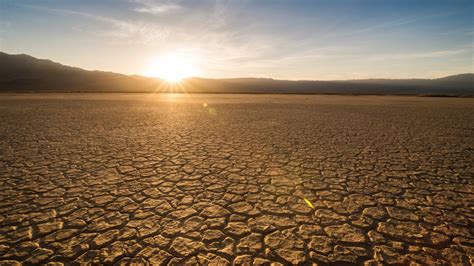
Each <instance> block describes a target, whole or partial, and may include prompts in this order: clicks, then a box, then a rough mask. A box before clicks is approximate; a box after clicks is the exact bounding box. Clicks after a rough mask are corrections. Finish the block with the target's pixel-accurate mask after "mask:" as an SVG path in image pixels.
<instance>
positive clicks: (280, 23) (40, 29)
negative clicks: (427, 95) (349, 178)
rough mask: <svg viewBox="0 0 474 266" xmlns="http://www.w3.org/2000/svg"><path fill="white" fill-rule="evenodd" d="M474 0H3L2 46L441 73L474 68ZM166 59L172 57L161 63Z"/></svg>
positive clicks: (79, 62) (335, 75) (368, 72)
mask: <svg viewBox="0 0 474 266" xmlns="http://www.w3.org/2000/svg"><path fill="white" fill-rule="evenodd" d="M473 13H474V1H471V0H466V1H464V0H445V1H439V0H426V1H418V0H383V1H382V0H304V1H303V0H287V1H286V0H281V1H280V0H274V1H269V0H242V1H238V0H233V1H219V0H212V1H211V0H203V1H200V0H193V1H191V0H190V1H165V0H104V1H99V0H82V1H69V0H44V1H42V0H0V51H2V52H6V53H10V54H22V53H24V54H29V55H32V56H34V57H38V58H46V59H51V60H53V61H56V62H60V63H62V64H65V65H71V66H77V67H81V68H84V69H88V70H104V71H113V72H119V73H125V74H144V73H146V72H147V71H149V70H150V69H149V68H150V66H152V65H154V64H156V61H157V60H160V59H159V58H162V57H163V56H167V55H170V54H174V55H176V54H178V55H179V56H180V57H181V58H185V59H186V60H185V61H186V62H190V64H191V63H192V65H193V67H194V69H195V73H193V75H195V76H201V77H209V78H225V77H266V78H276V79H290V80H302V79H304V80H335V79H363V78H437V77H443V76H448V75H453V74H460V73H470V72H474V67H473V59H474V54H473V51H474V44H473V37H474V27H473V26H474V24H473ZM162 67H163V66H162Z"/></svg>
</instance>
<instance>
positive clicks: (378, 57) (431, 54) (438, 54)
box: [368, 48, 470, 61]
mask: <svg viewBox="0 0 474 266" xmlns="http://www.w3.org/2000/svg"><path fill="white" fill-rule="evenodd" d="M468 51H470V50H469V49H467V48H463V49H453V50H440V51H431V52H423V53H404V54H381V55H375V56H372V57H369V58H368V59H369V60H371V61H383V60H411V59H422V58H439V57H446V56H452V55H458V54H462V53H465V52H468Z"/></svg>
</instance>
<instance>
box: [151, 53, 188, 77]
mask: <svg viewBox="0 0 474 266" xmlns="http://www.w3.org/2000/svg"><path fill="white" fill-rule="evenodd" d="M143 74H144V75H145V76H149V77H155V78H161V79H163V80H165V81H167V82H171V83H175V82H180V81H181V80H183V79H185V78H189V77H192V76H195V75H196V74H197V69H196V67H195V66H194V58H193V57H192V56H190V55H185V54H179V53H175V54H166V55H162V56H159V57H156V58H154V59H152V60H151V62H150V64H149V66H148V67H147V69H146V70H145V71H144V73H143Z"/></svg>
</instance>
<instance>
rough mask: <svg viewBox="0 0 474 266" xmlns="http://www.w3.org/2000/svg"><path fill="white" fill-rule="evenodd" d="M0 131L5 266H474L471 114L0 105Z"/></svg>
mask: <svg viewBox="0 0 474 266" xmlns="http://www.w3.org/2000/svg"><path fill="white" fill-rule="evenodd" d="M0 124H1V127H0V159H1V160H0V265H16V264H40V263H51V265H60V264H61V263H64V264H117V265H129V264H135V265H142V264H190V265H196V264H214V265H227V264H255V265H262V264H263V265H267V264H272V263H273V265H287V264H298V263H302V262H314V263H316V264H331V263H333V264H344V263H347V264H366V265H378V264H409V263H414V264H417V263H418V264H423V265H446V264H452V265H469V264H471V265H472V264H473V263H474V230H473V224H474V209H473V208H474V181H473V174H474V168H473V148H474V138H473V137H472V136H473V135H474V99H453V98H423V97H382V96H357V97H351V96H297V95H290V96H283V95H279V96H278V95H273V96H272V95H166V94H162V95H152V94H34V95H28V94H25V95H0ZM304 198H306V199H308V200H309V201H310V202H311V203H312V204H313V205H314V209H313V208H311V207H310V206H309V205H308V204H307V203H306V202H305V200H304Z"/></svg>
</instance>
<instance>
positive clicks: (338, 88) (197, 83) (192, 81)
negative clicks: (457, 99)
mask: <svg viewBox="0 0 474 266" xmlns="http://www.w3.org/2000/svg"><path fill="white" fill-rule="evenodd" d="M165 91H175V92H184V91H186V92H202V93H308V94H310V93H315V94H318V93H324V94H413V95H469V96H473V95H474V74H471V73H469V74H460V75H455V76H448V77H444V78H439V79H363V80H342V81H310V80H302V81H289V80H275V79H263V78H234V79H206V78H188V79H186V80H184V81H183V82H182V83H181V88H177V86H175V88H170V86H169V85H167V84H166V83H165V82H163V81H162V80H160V79H156V78H148V77H142V76H137V75H132V76H127V75H123V74H117V73H112V72H104V71H88V70H84V69H81V68H77V67H70V66H65V65H62V64H59V63H55V62H53V61H50V60H45V59H37V58H34V57H32V56H29V55H24V54H22V55H10V54H6V53H1V52H0V92H165Z"/></svg>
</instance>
